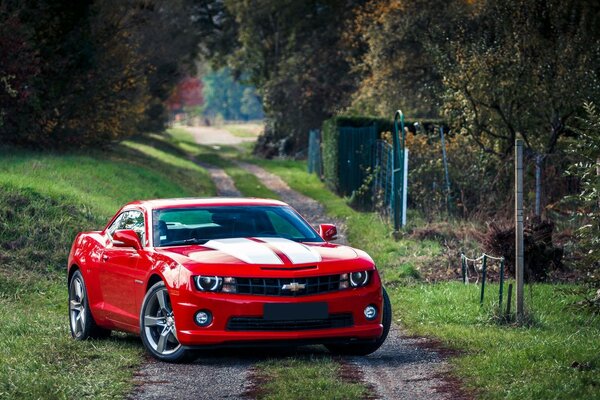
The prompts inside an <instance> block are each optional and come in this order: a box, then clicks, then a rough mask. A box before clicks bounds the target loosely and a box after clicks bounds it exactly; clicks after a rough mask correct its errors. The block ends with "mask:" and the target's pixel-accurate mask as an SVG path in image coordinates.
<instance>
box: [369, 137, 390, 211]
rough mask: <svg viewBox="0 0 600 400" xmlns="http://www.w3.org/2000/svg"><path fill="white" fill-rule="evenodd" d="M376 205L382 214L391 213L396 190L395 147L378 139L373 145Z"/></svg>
mask: <svg viewBox="0 0 600 400" xmlns="http://www.w3.org/2000/svg"><path fill="white" fill-rule="evenodd" d="M373 160H374V163H373V164H374V175H375V176H374V179H373V200H374V206H375V208H376V209H377V211H379V213H380V214H382V215H385V216H388V215H391V211H392V201H393V190H394V174H393V172H392V171H393V168H394V148H393V147H392V145H391V144H389V143H387V142H385V141H383V140H377V141H376V142H375V144H374V145H373Z"/></svg>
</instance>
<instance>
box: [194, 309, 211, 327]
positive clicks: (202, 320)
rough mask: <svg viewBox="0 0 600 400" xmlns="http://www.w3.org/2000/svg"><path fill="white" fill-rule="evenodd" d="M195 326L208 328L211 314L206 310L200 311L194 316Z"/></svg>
mask: <svg viewBox="0 0 600 400" xmlns="http://www.w3.org/2000/svg"><path fill="white" fill-rule="evenodd" d="M194 320H195V321H196V324H197V325H199V326H208V325H210V323H211V322H212V314H211V313H210V311H207V310H200V311H198V312H197V313H196V315H195V316H194Z"/></svg>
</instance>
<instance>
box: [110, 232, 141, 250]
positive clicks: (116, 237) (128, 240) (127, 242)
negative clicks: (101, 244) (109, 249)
mask: <svg viewBox="0 0 600 400" xmlns="http://www.w3.org/2000/svg"><path fill="white" fill-rule="evenodd" d="M112 237H113V245H114V246H115V247H133V248H134V249H136V250H140V249H141V248H142V244H141V243H140V238H139V237H138V235H137V233H135V231H134V230H133V229H122V230H118V231H115V233H113V236H112Z"/></svg>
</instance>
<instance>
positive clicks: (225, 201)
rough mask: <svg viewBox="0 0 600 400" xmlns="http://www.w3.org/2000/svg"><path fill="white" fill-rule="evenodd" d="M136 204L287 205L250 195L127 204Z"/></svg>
mask: <svg viewBox="0 0 600 400" xmlns="http://www.w3.org/2000/svg"><path fill="white" fill-rule="evenodd" d="M134 205H139V206H144V207H146V208H148V209H162V208H181V207H196V206H287V204H286V203H284V202H282V201H279V200H272V199H258V198H248V197H209V198H176V199H154V200H138V201H133V202H131V203H128V204H127V206H134ZM127 206H126V207H127Z"/></svg>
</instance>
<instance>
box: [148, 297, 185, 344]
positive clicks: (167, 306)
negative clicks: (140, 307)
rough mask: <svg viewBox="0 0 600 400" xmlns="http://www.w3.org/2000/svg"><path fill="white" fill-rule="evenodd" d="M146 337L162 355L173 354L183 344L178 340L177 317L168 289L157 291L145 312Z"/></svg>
mask: <svg viewBox="0 0 600 400" xmlns="http://www.w3.org/2000/svg"><path fill="white" fill-rule="evenodd" d="M143 317H144V335H145V336H146V339H147V341H148V344H149V345H150V346H151V347H152V349H153V350H154V351H155V352H157V353H158V354H160V355H163V356H166V355H169V354H173V353H174V352H176V351H177V350H178V349H179V348H180V347H181V344H180V343H179V341H178V340H177V332H176V330H175V317H174V316H173V309H172V307H171V301H170V299H169V294H168V292H167V289H165V288H162V289H159V290H157V291H156V293H154V295H153V296H152V298H150V299H149V301H148V304H147V306H146V308H145V310H144V315H143Z"/></svg>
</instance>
